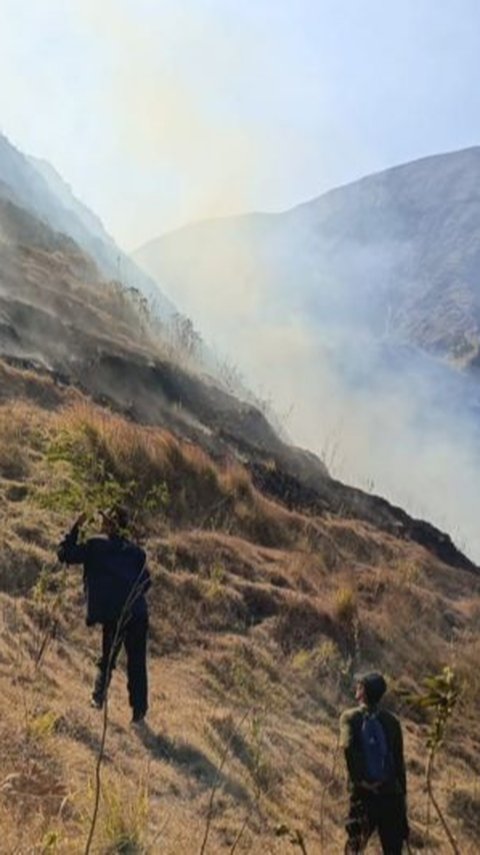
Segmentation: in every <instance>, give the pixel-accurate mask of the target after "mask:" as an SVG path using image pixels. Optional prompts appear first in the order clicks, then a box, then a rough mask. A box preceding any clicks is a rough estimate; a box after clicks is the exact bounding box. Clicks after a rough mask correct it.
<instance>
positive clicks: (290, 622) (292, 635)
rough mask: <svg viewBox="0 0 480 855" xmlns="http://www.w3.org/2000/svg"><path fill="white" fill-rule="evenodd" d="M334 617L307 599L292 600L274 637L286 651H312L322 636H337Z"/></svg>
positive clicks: (279, 619)
mask: <svg viewBox="0 0 480 855" xmlns="http://www.w3.org/2000/svg"><path fill="white" fill-rule="evenodd" d="M336 634H337V631H336V628H335V624H334V622H333V620H332V618H331V617H330V616H329V615H328V614H326V613H325V612H323V611H320V609H318V608H317V607H316V606H315V605H314V603H313V602H311V601H310V600H307V599H302V600H294V601H291V602H290V603H289V604H288V605H287V606H286V607H285V608H284V609H283V610H282V612H281V613H280V615H279V616H278V618H277V622H276V626H275V629H274V637H275V640H276V641H277V643H278V644H279V645H280V647H281V648H282V650H283V651H284V653H288V654H291V653H295V652H296V651H299V650H308V651H311V650H312V649H313V648H314V647H315V645H316V644H318V642H319V640H320V639H321V638H322V636H323V637H324V636H327V637H333V638H336Z"/></svg>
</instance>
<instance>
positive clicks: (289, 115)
mask: <svg viewBox="0 0 480 855" xmlns="http://www.w3.org/2000/svg"><path fill="white" fill-rule="evenodd" d="M479 32H480V7H479V5H478V2H477V0H458V2H457V3H455V4H453V3H438V2H435V0H424V2H418V0H405V2H403V3H385V2H384V0H364V2H361V3H360V2H358V0H298V2H293V0H258V2H255V3H254V2H245V3H239V2H237V0H185V2H182V3H179V2H178V0H96V2H93V0H66V2H65V0H62V2H61V0H44V2H42V3H38V2H37V0H3V2H2V21H1V28H0V79H1V80H2V84H3V85H2V87H1V95H0V97H1V116H2V119H1V121H2V129H3V131H4V132H5V133H6V134H7V135H8V136H9V137H10V138H11V139H12V141H13V142H14V143H15V144H16V145H18V146H19V148H21V149H22V150H23V151H26V152H29V153H32V154H35V155H36V156H38V157H43V158H45V159H46V160H48V161H49V162H51V163H52V164H53V165H54V166H55V168H56V169H57V170H58V171H59V172H60V173H61V174H62V176H63V177H64V178H65V179H66V180H67V181H68V182H69V183H70V184H71V186H72V188H73V190H74V192H75V193H76V194H77V195H78V196H79V198H81V199H82V201H83V202H85V203H86V204H88V205H89V206H90V207H91V208H92V209H93V210H94V211H95V212H96V213H98V214H99V215H100V216H101V217H102V219H103V221H104V223H105V225H106V227H107V229H108V230H109V231H110V232H111V233H112V234H113V235H114V236H115V238H116V239H117V240H118V242H119V243H120V244H121V245H122V246H123V247H124V248H125V249H128V250H131V249H134V248H136V247H137V246H139V245H141V244H144V243H145V242H146V241H147V240H149V239H151V238H154V237H156V236H158V235H160V234H162V233H164V232H166V231H168V230H170V229H173V228H176V227H179V226H181V225H183V224H185V223H188V222H191V221H194V220H201V219H204V218H209V217H218V216H224V215H229V214H234V213H237V212H242V211H250V210H275V211H278V210H282V209H286V208H289V207H290V206H292V205H294V204H296V203H297V202H300V201H302V200H304V199H307V198H311V197H314V196H317V195H319V194H320V193H321V192H322V191H324V190H327V189H329V188H330V187H333V186H336V185H339V184H344V183H346V182H348V181H351V180H354V179H355V178H358V177H359V176H361V175H364V174H368V173H371V172H375V171H378V170H380V169H383V168H386V167H388V166H391V165H393V164H395V163H400V162H406V161H409V160H413V159H415V158H418V157H420V156H423V155H428V154H432V153H435V152H438V151H446V150H452V149H459V148H463V147H466V146H469V145H474V144H477V143H478V142H479V141H480V88H479V87H478V85H477V84H478V72H479V55H480V52H479V51H478V34H479ZM392 251H393V250H392ZM239 254H240V257H239V263H242V264H250V263H251V262H250V258H249V247H248V242H247V243H246V244H245V245H244V246H242V247H240V248H239ZM216 263H217V264H219V265H221V263H222V259H221V257H219V258H218V259H216ZM303 263H305V264H308V259H304V260H303ZM275 284H276V283H275V282H272V281H268V280H265V279H264V278H263V277H262V276H261V275H259V274H258V271H256V270H255V269H254V267H252V272H251V277H250V287H249V288H248V289H247V290H246V291H245V290H243V289H242V290H241V291H238V292H234V291H233V292H232V291H231V290H229V280H228V269H226V270H225V277H224V284H223V287H221V288H217V287H216V286H215V285H214V284H212V288H211V289H210V290H209V289H206V290H204V291H202V292H201V293H199V292H198V289H195V283H192V284H191V286H190V287H188V288H187V289H185V291H184V292H183V293H178V294H176V293H171V294H169V296H170V297H171V298H172V299H173V300H174V301H175V302H176V303H177V304H178V305H179V308H181V309H183V310H185V311H187V312H188V313H189V314H191V316H192V318H193V320H194V322H195V323H196V325H197V326H198V328H199V329H200V330H201V331H202V333H203V334H204V335H205V337H206V338H207V339H208V340H209V341H210V342H211V343H213V344H214V346H216V347H218V348H219V350H221V351H223V352H224V353H225V354H226V356H227V357H228V358H229V359H230V360H231V361H232V362H234V363H236V364H238V366H239V367H240V369H241V370H242V371H243V372H244V373H245V376H246V378H247V380H248V381H249V382H255V385H256V386H257V388H258V387H259V386H260V387H263V389H264V390H265V392H266V394H268V395H271V397H272V398H273V402H274V405H275V406H276V408H277V410H278V411H279V412H280V413H281V414H282V413H288V418H287V419H286V424H287V428H288V429H289V431H290V433H291V435H292V437H293V439H294V440H295V441H297V442H301V443H303V444H305V445H308V446H309V447H310V448H312V449H314V450H316V451H320V452H321V451H322V450H323V451H325V452H326V457H327V463H329V464H330V465H331V466H333V468H334V470H335V471H336V472H337V473H338V474H339V475H341V476H342V477H344V478H345V479H347V480H351V481H354V482H355V481H356V482H357V483H360V484H363V485H364V486H367V485H368V483H370V484H371V486H372V488H373V489H375V490H377V491H378V492H382V493H384V494H385V495H386V496H387V497H389V498H392V499H394V500H396V501H398V502H402V503H404V504H405V506H406V508H407V510H410V511H412V512H413V513H418V514H421V515H425V516H427V517H430V518H431V519H432V521H434V522H436V523H437V524H439V525H441V526H444V527H446V528H448V529H449V530H450V531H451V533H452V535H453V536H454V537H456V539H457V540H458V541H459V545H461V546H466V547H467V548H469V549H470V551H471V552H472V554H473V553H475V555H476V557H477V558H478V556H480V544H479V542H478V537H477V535H476V516H477V511H478V508H479V493H478V484H480V477H479V466H478V459H477V454H476V451H475V441H474V440H473V439H472V436H473V431H474V430H475V428H474V426H472V424H471V422H470V421H469V420H468V418H467V417H466V416H465V418H463V417H462V418H459V417H458V413H452V414H451V415H450V417H449V418H448V419H445V418H444V417H443V416H444V411H445V408H444V406H443V403H442V405H441V406H440V411H441V414H442V415H441V417H438V418H437V417H435V416H434V415H433V414H432V417H431V418H430V419H427V420H425V412H426V411H428V410H429V409H432V413H433V409H434V406H435V405H436V402H435V401H433V400H432V399H431V397H430V396H429V395H428V394H427V393H426V390H425V385H424V384H423V383H422V382H421V380H419V381H418V383H417V384H412V383H411V382H410V380H411V378H412V377H414V376H416V373H417V371H420V366H419V365H416V364H415V365H413V364H412V365H410V366H409V368H408V370H407V371H405V372H404V373H403V374H402V376H401V377H400V378H397V380H396V381H395V383H394V384H393V385H392V378H391V375H390V374H388V373H384V372H383V371H382V369H381V368H380V363H379V362H378V361H377V360H376V359H375V355H374V353H373V351H372V350H371V347H372V343H371V342H370V341H369V342H368V346H366V347H365V348H364V349H363V353H364V355H365V358H366V359H367V361H368V358H370V357H369V356H368V355H369V354H372V355H371V358H372V365H373V366H374V369H375V372H376V375H375V377H376V380H375V384H374V386H373V387H371V388H369V389H368V390H365V388H364V387H362V386H358V384H357V383H356V382H355V378H352V377H350V376H348V372H345V370H344V367H343V366H339V365H338V354H339V353H343V355H344V359H345V360H346V362H347V363H348V360H349V358H350V357H351V359H352V360H355V359H356V358H357V356H358V352H360V349H361V348H358V349H357V350H355V351H354V350H350V349H349V347H348V342H349V341H350V340H351V338H352V337H354V336H355V326H354V321H355V317H354V313H352V318H351V323H350V322H349V324H347V325H346V326H345V325H344V326H343V327H342V329H340V330H339V329H337V328H335V326H334V325H327V324H323V326H322V328H321V329H319V328H318V327H314V326H312V324H311V323H310V319H309V317H308V311H307V310H306V308H305V304H304V301H303V299H302V292H301V282H299V283H298V293H296V294H293V293H292V294H289V295H287V297H288V298H285V299H284V295H283V296H282V295H279V294H278V293H277V292H276V288H275ZM332 284H333V283H332ZM422 370H423V368H422ZM420 373H421V372H420ZM427 375H428V372H427V374H425V376H427ZM422 376H423V375H422ZM427 422H428V424H427Z"/></svg>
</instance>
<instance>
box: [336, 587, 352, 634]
mask: <svg viewBox="0 0 480 855" xmlns="http://www.w3.org/2000/svg"><path fill="white" fill-rule="evenodd" d="M334 613H335V616H336V618H337V620H339V621H340V623H343V624H346V625H348V626H351V625H352V624H353V622H354V620H355V618H356V616H357V596H356V593H355V591H354V590H353V588H352V587H350V586H349V585H343V586H342V587H340V588H338V590H337V591H336V593H335V597H334Z"/></svg>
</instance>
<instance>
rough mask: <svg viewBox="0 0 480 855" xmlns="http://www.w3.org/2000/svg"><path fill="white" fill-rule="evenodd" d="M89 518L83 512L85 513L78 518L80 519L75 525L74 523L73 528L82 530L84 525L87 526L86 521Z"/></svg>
mask: <svg viewBox="0 0 480 855" xmlns="http://www.w3.org/2000/svg"><path fill="white" fill-rule="evenodd" d="M87 516H88V514H87V513H86V512H85V511H83V513H81V514H80V516H79V517H78V519H77V520H75V523H74V526H73V527H74V528H81V527H82V525H84V524H85V522H86V519H87Z"/></svg>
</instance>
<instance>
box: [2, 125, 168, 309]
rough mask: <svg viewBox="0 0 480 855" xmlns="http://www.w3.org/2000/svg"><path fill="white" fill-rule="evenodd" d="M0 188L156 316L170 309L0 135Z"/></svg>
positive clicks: (49, 176)
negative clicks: (134, 292)
mask: <svg viewBox="0 0 480 855" xmlns="http://www.w3.org/2000/svg"><path fill="white" fill-rule="evenodd" d="M0 184H1V196H2V198H3V199H4V200H9V201H11V202H14V203H15V204H16V205H18V206H20V207H21V208H23V209H24V210H26V211H27V212H29V213H31V214H32V215H34V216H35V217H36V218H37V219H40V220H41V221H42V222H43V223H45V224H46V225H48V226H49V227H50V228H52V229H53V230H55V231H58V232H61V233H62V234H66V235H68V236H69V237H71V238H72V239H73V240H74V241H75V242H76V243H77V245H78V246H79V247H81V248H82V249H83V250H84V251H85V252H86V253H88V254H89V255H90V256H91V258H93V259H94V261H95V263H96V264H97V266H98V267H99V269H100V270H101V272H102V273H103V275H104V276H105V277H107V278H109V279H116V280H120V281H121V282H123V284H124V285H125V286H126V287H132V288H138V289H139V290H140V291H142V293H143V294H144V295H145V296H147V297H148V298H149V300H151V302H152V305H153V306H154V307H155V309H156V310H157V311H158V312H159V313H160V314H162V315H164V316H165V315H171V314H172V313H173V312H174V311H175V307H174V305H173V304H172V303H171V302H170V301H169V300H168V299H167V298H166V297H165V296H164V294H162V292H161V290H160V288H159V286H158V285H157V284H156V283H155V282H154V281H153V280H152V279H151V278H150V277H149V276H147V275H146V274H145V273H144V272H143V271H141V270H140V269H139V268H138V267H137V265H136V264H135V263H134V262H133V261H132V259H131V258H129V256H127V255H125V253H124V252H123V251H122V250H121V249H120V248H119V247H118V246H117V245H116V244H115V242H114V240H113V238H111V237H110V235H109V234H108V233H107V232H106V230H105V228H104V226H103V224H102V222H101V221H100V219H99V218H98V217H97V216H95V215H94V214H93V213H92V212H91V211H90V210H89V209H88V208H87V207H86V206H85V205H83V204H82V203H81V202H80V201H79V200H78V199H77V198H76V197H75V196H74V195H73V193H72V191H71V189H70V187H69V186H68V185H67V184H66V183H65V182H64V181H63V179H62V178H61V177H60V176H59V175H58V173H57V172H56V171H55V170H54V169H53V167H52V166H51V165H50V164H48V163H46V162H45V161H42V160H38V159H36V158H33V157H27V156H26V155H24V154H23V153H22V152H21V151H19V150H18V149H16V148H15V146H13V145H12V144H11V143H10V142H9V141H8V139H7V138H6V137H5V136H3V135H2V134H0Z"/></svg>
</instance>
